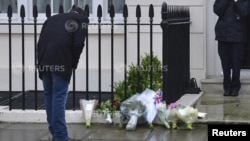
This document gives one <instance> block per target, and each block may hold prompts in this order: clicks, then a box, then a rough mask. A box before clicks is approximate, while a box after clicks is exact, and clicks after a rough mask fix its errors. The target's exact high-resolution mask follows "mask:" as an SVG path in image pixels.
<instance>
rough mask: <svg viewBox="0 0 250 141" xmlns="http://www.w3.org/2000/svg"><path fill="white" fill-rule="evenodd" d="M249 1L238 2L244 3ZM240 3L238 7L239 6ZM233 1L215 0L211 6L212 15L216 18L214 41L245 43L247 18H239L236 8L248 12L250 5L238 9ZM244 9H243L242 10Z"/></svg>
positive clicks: (240, 0) (239, 0) (241, 0)
mask: <svg viewBox="0 0 250 141" xmlns="http://www.w3.org/2000/svg"><path fill="white" fill-rule="evenodd" d="M246 1H249V0H238V2H240V3H241V2H242V3H245V2H246ZM240 3H239V4H238V3H237V4H238V5H240ZM238 5H236V4H235V2H234V0H216V1H215V3H214V5H213V10H214V13H215V14H216V15H217V16H218V21H217V23H216V25H215V35H216V36H215V39H216V40H218V41H225V42H240V43H245V42H246V41H247V20H246V19H247V18H246V16H240V14H239V13H237V8H241V10H242V11H244V12H246V15H247V14H248V13H249V11H250V5H247V6H242V7H238ZM242 8H245V9H242Z"/></svg>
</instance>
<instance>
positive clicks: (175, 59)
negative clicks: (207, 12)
mask: <svg viewBox="0 0 250 141" xmlns="http://www.w3.org/2000/svg"><path fill="white" fill-rule="evenodd" d="M85 11H86V12H87V15H88V16H89V7H88V5H86V7H85ZM114 11H115V10H114V6H113V5H111V7H110V9H109V14H110V23H108V24H110V26H111V28H110V36H111V40H110V42H111V60H110V61H111V68H110V70H111V72H110V73H111V78H110V79H111V89H110V91H109V92H104V91H103V90H102V89H101V88H102V83H101V82H102V80H101V78H102V75H103V74H102V65H101V64H102V60H101V57H102V56H101V55H102V28H101V27H102V26H105V25H107V23H105V24H103V23H102V7H101V6H100V5H99V6H98V9H97V17H98V23H94V24H95V25H96V24H97V25H98V41H97V42H98V51H97V53H98V84H97V85H98V91H96V92H93V91H89V71H90V70H89V63H90V60H89V47H90V44H89V36H88V35H87V36H86V43H85V51H86V90H85V91H84V92H79V91H76V88H75V86H76V81H75V78H76V73H75V71H74V72H73V76H72V77H73V81H72V84H73V90H72V91H71V92H70V94H69V97H68V101H67V109H73V110H76V109H78V108H79V102H78V101H79V99H80V98H86V99H90V98H96V99H98V100H99V101H103V100H106V99H111V100H112V101H113V100H114V94H113V93H114V92H113V86H114V25H120V26H123V28H124V33H123V34H124V83H125V88H124V93H125V97H126V96H127V60H128V57H129V56H128V52H127V28H128V26H136V27H137V39H136V42H135V43H137V45H136V46H137V48H136V52H137V65H138V66H140V54H141V52H140V50H141V48H142V47H141V45H140V39H141V32H140V28H141V26H147V27H148V28H149V29H150V34H149V35H150V40H149V41H148V43H149V44H150V53H149V54H150V56H151V63H152V56H153V48H154V47H153V29H154V27H156V26H161V27H162V34H163V36H162V38H163V40H162V41H163V43H162V65H163V67H162V68H163V69H164V71H163V86H162V90H163V95H164V99H165V100H166V101H167V104H169V103H172V102H174V101H176V100H177V99H178V98H180V97H181V96H182V95H183V94H184V93H185V89H186V88H187V85H188V82H189V77H190V76H189V75H190V74H189V73H190V67H189V63H190V62H189V46H190V45H189V34H190V33H189V26H190V18H189V9H188V8H187V7H184V6H168V5H167V4H166V3H165V2H164V3H163V5H162V12H161V13H157V14H161V15H162V22H161V23H154V6H153V5H152V4H151V5H149V23H141V20H140V18H141V7H140V5H137V7H136V13H135V14H136V18H137V20H136V21H135V22H134V23H131V22H130V23H127V22H128V20H127V18H128V7H127V5H126V4H125V5H124V9H123V18H124V19H123V23H114V16H115V12H114ZM63 12H64V10H63V7H62V6H60V8H59V14H60V13H63ZM7 16H8V18H9V20H8V23H5V24H8V25H9V60H7V61H8V63H9V91H8V92H1V93H0V94H1V95H2V98H1V101H0V105H9V110H12V109H23V110H25V109H35V110H38V109H43V108H44V107H43V98H42V97H43V95H42V91H38V90H37V81H38V79H37V77H38V76H37V70H35V73H34V75H35V76H34V78H35V80H34V81H35V87H34V90H25V69H24V68H25V65H26V64H25V59H24V58H25V56H26V54H25V52H24V49H25V46H24V43H25V25H28V23H25V7H24V6H23V5H22V6H21V9H20V17H21V23H15V25H20V26H21V28H22V31H21V32H22V84H21V85H22V91H20V92H14V91H13V90H12V56H13V54H12V51H11V49H12V25H14V23H12V8H11V6H9V7H8V13H7ZM37 17H38V12H37V6H36V5H34V7H33V18H34V19H33V21H34V23H32V24H31V25H34V47H35V52H34V54H35V55H34V56H36V47H37V46H36V42H37V38H36V37H37V25H38V23H37ZM46 17H47V18H49V17H51V9H50V5H47V7H46ZM91 24H92V23H90V25H91ZM29 25H30V23H29ZM87 31H88V30H87ZM34 60H35V61H34V65H35V66H36V64H37V59H36V58H35V59H34ZM152 71H153V69H151V72H152ZM137 73H138V75H137V76H138V77H137V83H138V89H137V90H138V91H142V90H141V88H140V77H139V73H140V71H139V70H138V72H137ZM152 77H153V76H152V75H151V76H150V88H151V87H152V83H153V82H152V80H153V78H152ZM1 81H4V80H1Z"/></svg>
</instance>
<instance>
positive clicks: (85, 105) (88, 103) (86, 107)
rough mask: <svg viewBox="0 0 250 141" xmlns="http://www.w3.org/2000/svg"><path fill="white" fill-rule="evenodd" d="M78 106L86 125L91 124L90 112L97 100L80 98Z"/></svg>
mask: <svg viewBox="0 0 250 141" xmlns="http://www.w3.org/2000/svg"><path fill="white" fill-rule="evenodd" d="M79 102H80V106H81V109H82V111H83V115H84V117H85V122H86V127H90V126H91V118H92V113H93V111H94V109H95V107H96V105H97V103H98V101H97V100H86V99H80V101H79Z"/></svg>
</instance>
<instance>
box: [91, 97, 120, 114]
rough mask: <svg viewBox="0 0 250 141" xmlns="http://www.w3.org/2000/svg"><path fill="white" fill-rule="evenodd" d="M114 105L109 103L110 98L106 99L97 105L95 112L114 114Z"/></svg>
mask: <svg viewBox="0 0 250 141" xmlns="http://www.w3.org/2000/svg"><path fill="white" fill-rule="evenodd" d="M115 111H116V107H115V106H114V105H113V104H112V103H111V101H110V100H106V101H103V102H101V103H100V105H97V108H96V112H97V113H100V114H103V115H104V116H106V115H107V114H114V113H115Z"/></svg>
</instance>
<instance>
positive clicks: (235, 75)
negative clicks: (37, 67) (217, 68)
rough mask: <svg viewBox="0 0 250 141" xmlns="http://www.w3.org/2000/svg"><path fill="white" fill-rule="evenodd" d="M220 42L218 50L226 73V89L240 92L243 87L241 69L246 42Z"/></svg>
mask: <svg viewBox="0 0 250 141" xmlns="http://www.w3.org/2000/svg"><path fill="white" fill-rule="evenodd" d="M218 43H219V44H218V52H219V56H220V59H221V65H222V70H223V75H224V80H223V87H224V90H225V91H233V92H238V91H239V90H240V88H241V83H240V70H241V62H242V59H243V55H244V47H245V44H244V43H235V42H223V41H219V42H218Z"/></svg>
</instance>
